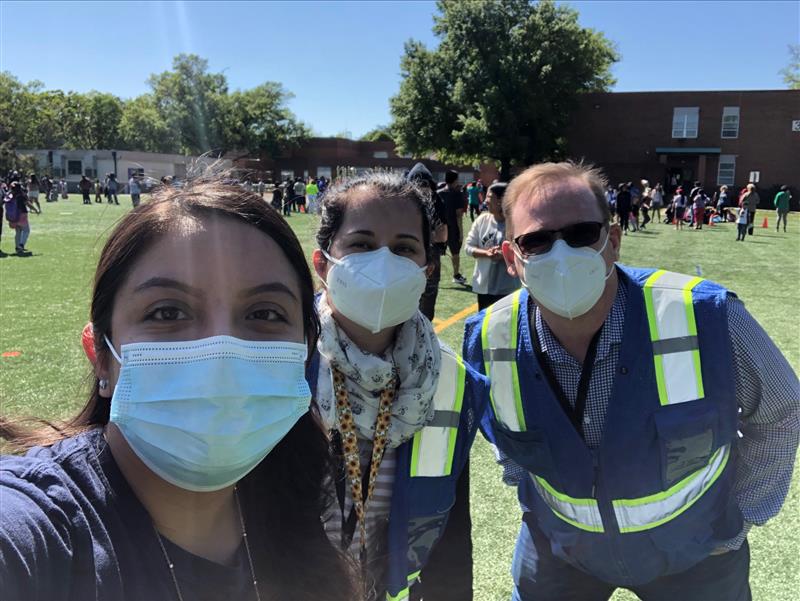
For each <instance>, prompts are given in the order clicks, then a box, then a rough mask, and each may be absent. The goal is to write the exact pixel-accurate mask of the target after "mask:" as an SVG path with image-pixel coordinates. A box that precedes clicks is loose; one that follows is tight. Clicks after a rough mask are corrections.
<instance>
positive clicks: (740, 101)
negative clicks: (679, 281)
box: [567, 90, 800, 210]
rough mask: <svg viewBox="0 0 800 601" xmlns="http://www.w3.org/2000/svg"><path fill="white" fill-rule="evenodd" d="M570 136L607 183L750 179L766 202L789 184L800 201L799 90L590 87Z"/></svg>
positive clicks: (574, 149)
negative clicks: (614, 89)
mask: <svg viewBox="0 0 800 601" xmlns="http://www.w3.org/2000/svg"><path fill="white" fill-rule="evenodd" d="M567 139H568V141H569V142H568V144H569V155H570V156H571V157H573V158H584V159H585V160H587V161H589V162H592V163H595V164H597V165H599V166H600V167H602V168H603V170H604V171H605V172H606V174H607V175H608V177H609V179H610V181H611V182H615V183H616V182H621V181H638V180H640V179H647V180H649V181H650V182H651V183H655V182H661V183H662V184H664V186H665V187H666V188H668V189H670V190H671V189H673V188H674V187H675V184H676V183H687V182H689V183H690V182H693V181H694V180H699V181H700V182H702V184H703V186H704V187H705V188H706V190H711V189H714V188H716V187H717V186H719V185H722V184H727V185H729V186H733V187H734V188H735V189H736V190H738V189H739V188H740V187H742V186H744V185H746V184H747V183H748V182H749V181H750V180H751V179H752V180H753V181H755V182H756V183H757V186H758V188H759V190H760V191H761V192H762V194H761V196H762V199H763V200H764V201H765V202H766V201H768V202H769V203H770V206H771V201H772V197H773V195H774V192H775V191H776V190H777V189H778V188H779V187H780V186H781V185H784V184H786V185H788V186H790V188H791V189H792V195H793V196H794V199H793V201H792V205H793V206H792V208H793V209H795V210H797V209H798V208H800V90H769V91H752V92H626V93H613V92H612V93H594V94H587V95H585V96H583V97H582V98H581V102H580V106H579V108H578V110H577V111H576V113H575V116H574V118H573V120H572V126H571V128H570V130H569V132H568V134H567ZM764 206H765V207H766V204H765V205H764Z"/></svg>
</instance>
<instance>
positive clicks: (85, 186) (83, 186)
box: [78, 175, 92, 205]
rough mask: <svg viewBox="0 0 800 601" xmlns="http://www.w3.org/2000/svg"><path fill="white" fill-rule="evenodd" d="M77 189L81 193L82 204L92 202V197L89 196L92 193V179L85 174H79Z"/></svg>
mask: <svg viewBox="0 0 800 601" xmlns="http://www.w3.org/2000/svg"><path fill="white" fill-rule="evenodd" d="M78 189H79V190H80V191H81V194H82V195H83V204H85V205H90V204H92V199H91V197H90V196H89V195H90V194H91V193H92V181H91V180H90V179H89V178H88V177H86V176H85V175H81V181H79V182H78Z"/></svg>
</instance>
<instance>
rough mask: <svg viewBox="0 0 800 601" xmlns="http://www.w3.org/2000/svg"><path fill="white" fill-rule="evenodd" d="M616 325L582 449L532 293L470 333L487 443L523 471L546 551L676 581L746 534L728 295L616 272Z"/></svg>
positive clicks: (604, 573) (524, 498) (608, 574)
mask: <svg viewBox="0 0 800 601" xmlns="http://www.w3.org/2000/svg"><path fill="white" fill-rule="evenodd" d="M617 274H618V275H619V281H620V285H622V286H626V288H627V292H628V295H627V298H628V301H627V307H626V309H625V326H624V333H623V338H622V344H621V347H620V351H619V361H618V364H617V368H616V376H615V380H614V387H613V390H612V393H611V398H610V399H609V402H608V409H607V415H606V422H605V430H604V433H603V439H602V443H601V445H600V447H599V448H597V449H596V450H591V449H589V447H587V446H586V443H585V442H584V440H583V439H582V437H581V435H580V433H579V432H578V431H577V430H576V428H575V426H574V425H573V423H572V422H571V421H570V419H569V417H568V416H567V415H566V413H565V411H564V410H563V409H562V406H561V405H560V404H559V402H558V398H557V397H556V393H554V391H553V390H552V388H551V386H550V384H549V383H548V379H547V378H546V377H545V373H544V372H543V370H542V368H541V367H540V365H539V362H538V360H537V357H536V354H535V353H534V349H533V347H532V339H531V335H530V325H529V324H530V313H529V306H530V305H529V302H528V301H529V295H528V292H527V290H521V291H518V292H516V293H514V294H512V295H510V296H508V297H506V298H504V299H502V300H501V301H499V302H498V303H496V304H495V305H493V306H491V307H490V308H489V309H487V310H486V311H484V312H482V313H481V314H479V315H478V316H476V317H474V318H471V319H470V320H469V321H468V322H467V326H466V327H467V331H466V337H465V341H464V348H465V351H464V356H465V359H466V360H467V361H468V362H469V363H470V364H471V365H473V366H474V367H476V368H477V369H479V370H480V371H482V372H485V373H488V374H489V375H490V379H491V403H490V406H489V409H488V410H487V413H486V416H485V418H484V422H483V427H484V430H485V432H486V434H487V437H488V438H489V439H490V440H492V441H493V442H494V443H495V444H496V445H497V447H498V448H500V449H501V450H502V451H503V452H504V453H505V454H506V455H507V456H508V457H510V458H511V459H513V460H514V461H515V462H517V463H518V464H519V465H521V466H522V467H523V468H525V469H526V470H527V471H528V475H527V477H526V478H524V479H523V480H522V482H521V483H520V485H519V489H518V492H519V498H520V502H521V504H522V506H523V511H526V512H529V513H526V519H528V520H532V522H531V523H532V525H534V526H535V527H538V528H539V529H540V530H541V531H542V532H543V533H544V534H545V536H546V537H547V538H548V539H549V540H550V543H551V548H552V551H553V553H554V554H555V555H556V556H558V557H560V558H561V559H563V560H565V561H567V562H569V563H570V564H572V565H574V566H576V567H577V568H579V569H581V570H583V571H585V572H588V573H590V574H592V575H594V576H596V577H597V578H600V579H602V580H605V581H607V582H610V583H613V584H617V585H620V586H624V585H635V584H642V583H645V582H650V581H652V580H654V579H655V578H658V577H660V576H664V575H666V574H672V573H677V572H681V571H684V570H686V569H688V568H689V567H691V566H692V565H694V564H696V563H697V562H698V561H700V560H702V559H704V558H706V557H708V555H709V553H710V552H711V551H712V550H713V549H715V548H716V547H717V546H718V545H719V544H720V543H722V542H723V541H726V540H729V539H731V538H733V537H735V536H736V535H737V534H738V533H739V532H740V531H741V528H742V516H741V513H740V512H739V509H738V507H737V504H736V499H735V497H734V495H733V494H732V490H731V489H732V482H733V475H734V456H735V445H736V440H737V432H736V430H737V406H736V399H735V384H734V380H735V378H734V371H733V358H732V351H731V344H730V337H729V334H728V322H727V311H726V295H727V294H729V293H728V292H727V291H726V290H725V289H724V288H722V287H721V286H719V285H717V284H714V283H712V282H709V281H707V280H703V279H701V278H696V277H691V276H684V275H680V274H676V273H670V272H665V271H653V270H641V269H631V268H627V267H622V266H620V267H618V268H617Z"/></svg>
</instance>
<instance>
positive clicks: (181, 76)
mask: <svg viewBox="0 0 800 601" xmlns="http://www.w3.org/2000/svg"><path fill="white" fill-rule="evenodd" d="M148 84H149V85H150V87H151V88H152V90H153V99H154V101H155V105H156V108H157V110H158V113H159V114H160V115H161V117H162V119H164V121H165V122H166V124H167V127H168V128H169V129H170V130H171V131H172V132H173V135H175V137H176V138H177V140H178V145H179V147H180V149H181V151H182V152H185V153H186V154H202V153H204V152H208V151H224V150H225V148H224V141H223V136H222V129H223V128H222V123H221V121H222V118H223V115H222V110H223V109H222V104H223V98H224V96H225V95H226V94H227V93H228V83H227V81H226V79H225V76H224V75H223V74H222V73H209V72H208V61H207V60H205V59H203V58H200V57H199V56H197V55H195V54H179V55H178V56H176V57H175V58H174V59H173V60H172V70H171V71H164V72H163V73H159V74H156V75H151V76H150V78H149V79H148Z"/></svg>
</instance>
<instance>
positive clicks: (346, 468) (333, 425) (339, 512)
mask: <svg viewBox="0 0 800 601" xmlns="http://www.w3.org/2000/svg"><path fill="white" fill-rule="evenodd" d="M430 215H431V198H430V190H429V188H427V186H425V187H421V186H418V185H417V184H415V183H413V182H409V181H407V180H406V179H404V178H403V177H402V176H400V175H399V174H393V173H371V174H367V175H364V176H360V177H355V178H352V179H349V180H345V181H343V182H341V183H339V184H337V185H335V186H333V187H332V188H331V189H329V190H328V191H327V192H326V193H325V197H324V198H323V200H322V220H321V223H320V227H319V230H318V232H317V244H318V248H317V250H315V251H314V253H313V257H312V258H313V263H314V269H315V271H316V273H317V275H318V276H319V278H320V280H321V281H322V282H323V284H324V286H325V290H324V292H323V293H322V294H321V295H320V297H319V299H318V302H317V308H318V311H319V316H320V323H321V333H320V338H319V342H318V344H317V353H316V354H315V356H314V357H313V358H312V362H311V369H310V374H309V376H308V380H309V383H310V384H311V386H312V388H315V389H316V394H315V398H316V399H317V401H318V405H319V408H320V415H321V418H322V421H323V423H324V424H325V426H326V427H327V428H328V429H329V430H330V431H331V437H332V441H333V446H334V448H335V450H336V454H337V455H338V456H339V469H338V470H336V471H335V473H334V474H333V477H332V478H331V483H330V488H331V491H332V493H333V494H335V499H336V501H337V502H335V503H334V504H333V505H332V506H331V508H330V511H329V512H327V513H326V514H325V516H324V521H325V528H326V531H327V532H328V535H329V536H330V538H331V540H332V541H334V542H335V543H336V544H337V545H338V546H339V547H340V548H341V549H342V550H343V551H348V552H349V553H350V554H352V556H353V557H354V558H355V559H356V560H358V561H359V563H360V565H361V567H362V570H363V572H364V574H365V581H366V591H365V595H364V597H365V598H366V599H370V600H371V599H387V598H388V599H397V600H400V599H407V598H408V597H409V596H410V597H411V598H419V597H420V596H424V597H425V598H426V599H471V598H472V590H471V589H472V557H471V552H472V546H471V540H470V522H469V504H468V497H469V488H468V479H467V478H461V479H460V478H459V476H460V475H461V474H462V470H464V467H465V465H466V462H467V458H468V456H469V449H470V446H471V444H472V441H473V439H474V436H475V432H476V429H477V424H478V422H479V420H480V417H481V415H482V413H483V410H484V408H485V404H486V402H487V400H488V390H487V387H486V380H485V379H484V378H483V376H480V375H479V374H477V372H475V371H474V370H472V369H471V368H470V367H469V366H465V365H464V363H463V362H462V361H461V358H460V357H459V356H458V355H456V353H454V352H453V351H452V350H450V349H449V348H447V347H446V346H444V345H443V344H441V343H440V341H439V339H438V338H437V336H436V332H435V331H434V329H433V326H432V325H431V323H430V321H428V319H427V318H426V317H425V316H424V315H422V313H420V312H419V311H418V309H417V307H418V305H419V299H420V295H421V294H422V291H423V290H424V289H425V280H426V278H425V275H426V273H427V272H428V271H429V270H430V268H431V256H432V255H431V226H430ZM465 475H466V473H465ZM454 503H455V504H456V505H455V506H456V507H457V508H459V514H458V515H454V513H455V512H451V508H453V507H454ZM448 514H450V515H449V518H448ZM448 519H449V522H448ZM451 524H454V525H455V528H456V529H457V530H458V531H459V532H458V534H459V536H458V537H457V541H456V542H454V544H451V545H449V546H448V552H447V555H448V557H447V558H446V559H448V560H449V561H447V562H445V563H446V564H447V568H448V569H441V570H438V571H437V576H431V577H428V576H426V572H425V567H424V566H425V565H426V564H428V560H429V558H430V556H431V552H432V551H434V548H435V547H436V545H437V542H438V541H439V540H440V538H441V537H442V534H443V532H444V531H445V525H447V528H448V532H449V530H450V529H451ZM420 571H422V574H421V575H420ZM420 581H421V585H422V587H421V588H422V590H421V591H420V586H419V584H420Z"/></svg>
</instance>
